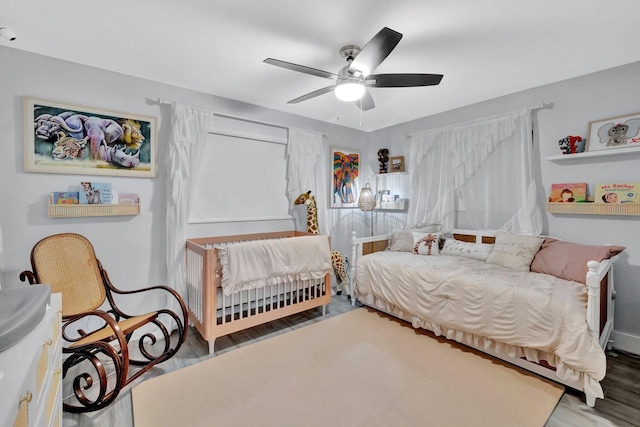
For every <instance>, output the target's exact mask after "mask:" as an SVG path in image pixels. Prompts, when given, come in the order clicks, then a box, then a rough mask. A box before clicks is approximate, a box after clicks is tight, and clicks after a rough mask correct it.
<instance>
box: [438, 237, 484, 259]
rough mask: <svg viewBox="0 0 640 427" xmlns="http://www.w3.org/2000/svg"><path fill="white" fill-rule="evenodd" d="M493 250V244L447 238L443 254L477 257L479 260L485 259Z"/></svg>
mask: <svg viewBox="0 0 640 427" xmlns="http://www.w3.org/2000/svg"><path fill="white" fill-rule="evenodd" d="M492 250H493V245H492V244H486V243H470V242H463V241H461V240H455V239H447V240H445V241H444V247H443V248H442V254H443V255H457V256H461V257H465V258H471V259H476V260H478V261H485V260H486V259H487V258H488V257H489V255H490V254H491V251H492Z"/></svg>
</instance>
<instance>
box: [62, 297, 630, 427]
mask: <svg viewBox="0 0 640 427" xmlns="http://www.w3.org/2000/svg"><path fill="white" fill-rule="evenodd" d="M353 308H354V307H352V305H351V302H350V301H349V300H347V298H346V297H345V296H344V295H336V296H334V297H333V298H332V301H331V303H330V304H329V305H328V307H327V314H326V315H325V316H324V317H323V316H322V313H321V309H320V308H316V309H312V310H308V311H306V312H304V313H299V314H296V315H292V316H289V317H286V318H284V319H280V320H277V321H274V322H270V323H268V324H265V325H260V326H257V327H255V328H251V329H248V330H245V331H240V332H237V333H234V334H231V335H228V336H225V337H221V338H218V339H217V340H216V352H215V354H216V355H219V354H223V353H226V352H228V351H231V350H233V349H236V348H239V347H242V346H245V345H248V344H251V343H252V342H257V341H261V340H264V339H267V338H270V337H273V336H276V335H279V334H283V333H286V332H288V331H291V330H294V329H298V328H302V327H304V326H307V325H310V324H312V323H315V322H320V321H322V320H324V319H327V318H330V317H333V316H336V315H339V314H342V313H345V312H347V311H350V310H352V309H353ZM207 349H208V346H207V343H206V341H204V340H203V339H202V337H200V335H199V334H198V332H197V331H196V330H195V329H193V328H192V329H190V330H189V337H188V339H187V342H186V343H185V344H184V345H183V347H182V348H181V349H180V351H179V352H178V354H177V355H176V356H174V357H173V359H171V360H169V361H167V362H165V363H163V364H161V365H159V366H157V367H155V368H153V369H152V370H151V371H149V372H148V373H147V374H146V375H144V376H143V377H142V378H140V379H138V381H144V380H145V379H149V378H152V377H154V376H159V375H162V374H164V373H167V372H171V371H174V370H176V369H179V368H182V367H185V366H189V365H192V364H194V363H198V362H201V361H203V360H206V359H208V358H210V357H214V356H211V355H209V354H208V350H207ZM607 365H608V366H607V376H606V378H605V379H604V381H603V383H602V384H603V388H604V390H605V399H604V400H597V402H596V407H595V408H589V407H588V406H587V405H586V404H585V403H584V395H583V394H582V393H580V392H577V391H575V390H571V389H567V390H566V392H565V394H564V395H563V396H562V399H561V400H560V402H559V403H558V406H557V407H556V408H555V410H554V411H553V413H552V415H551V417H550V418H549V420H548V421H547V423H546V425H545V427H588V426H598V427H603V426H620V427H627V426H640V358H636V357H634V356H633V355H628V354H624V353H622V352H619V351H616V350H615V349H614V350H613V351H612V352H609V354H608V355H607ZM134 384H135V383H134ZM130 390H131V387H127V388H126V389H125V390H124V391H123V392H122V393H120V396H119V397H118V399H117V400H116V402H114V403H113V404H112V405H111V406H110V407H108V408H106V409H103V410H102V411H98V412H94V413H89V414H69V413H64V416H63V425H64V426H68V427H132V426H133V415H132V414H133V409H132V405H131V392H130ZM346 409H347V408H346V407H345V416H348V411H347V410H346ZM159 427H160V426H159ZM171 427H173V426H171ZM176 427H177V426H176Z"/></svg>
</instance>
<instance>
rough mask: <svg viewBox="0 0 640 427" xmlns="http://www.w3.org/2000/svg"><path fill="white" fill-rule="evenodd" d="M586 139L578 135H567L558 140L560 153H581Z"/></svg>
mask: <svg viewBox="0 0 640 427" xmlns="http://www.w3.org/2000/svg"><path fill="white" fill-rule="evenodd" d="M586 143H587V141H586V140H583V139H582V137H580V136H567V137H566V138H562V139H561V140H560V141H558V145H559V146H560V150H561V151H562V154H575V153H582V152H583V151H584V150H585V148H586Z"/></svg>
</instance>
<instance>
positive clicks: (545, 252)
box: [531, 237, 625, 283]
mask: <svg viewBox="0 0 640 427" xmlns="http://www.w3.org/2000/svg"><path fill="white" fill-rule="evenodd" d="M623 250H625V247H624V246H592V245H580V244H578V243H571V242H564V241H562V240H557V239H554V238H551V237H547V238H546V239H544V243H542V247H541V248H540V251H539V252H538V253H537V254H536V256H535V257H534V258H533V262H532V263H531V271H535V272H536V273H545V274H551V275H553V276H556V277H559V278H561V279H565V280H573V281H574V282H579V283H586V279H587V271H588V270H589V268H588V267H587V262H589V261H598V262H600V261H602V260H605V259H608V258H611V257H612V256H615V255H618V254H619V253H620V252H622V251H623Z"/></svg>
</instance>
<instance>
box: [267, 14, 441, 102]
mask: <svg viewBox="0 0 640 427" xmlns="http://www.w3.org/2000/svg"><path fill="white" fill-rule="evenodd" d="M401 38H402V34H401V33H399V32H397V31H394V30H392V29H390V28H387V27H384V28H383V29H382V30H380V31H379V32H378V33H377V34H376V35H375V36H373V38H372V39H371V40H369V42H368V43H367V44H366V45H365V46H364V47H363V48H360V47H359V46H356V45H347V46H344V47H342V48H341V49H340V55H342V57H343V58H345V59H346V60H347V62H348V64H347V65H346V66H345V67H343V68H342V69H341V70H340V71H338V73H337V74H334V73H330V72H328V71H322V70H318V69H316V68H311V67H307V66H304V65H298V64H293V63H291V62H286V61H281V60H279V59H273V58H267V59H265V60H264V62H265V63H267V64H271V65H275V66H277V67H282V68H286V69H288V70H293V71H298V72H300V73H305V74H310V75H312V76H317V77H323V78H326V79H330V80H334V81H335V83H334V84H333V85H331V86H327V87H324V88H322V89H318V90H314V91H313V92H309V93H307V94H306V95H302V96H300V97H298V98H295V99H292V100H291V101H289V102H288V104H297V103H299V102H302V101H306V100H308V99H311V98H315V97H316V96H320V95H323V94H325V93H329V92H332V91H334V92H335V94H336V96H337V97H338V99H340V100H342V101H360V102H356V105H357V106H358V107H360V108H361V109H362V110H363V111H367V110H371V109H372V108H374V107H375V103H374V102H373V97H372V96H371V93H369V90H368V88H370V87H416V86H433V85H437V84H439V83H440V81H441V80H442V77H443V76H442V74H371V73H372V72H373V71H374V70H375V69H376V68H377V67H378V66H379V65H380V64H381V63H382V61H384V60H385V58H386V57H387V56H389V54H390V53H391V51H393V49H395V47H396V45H397V44H398V43H399V42H400V39H401Z"/></svg>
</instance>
